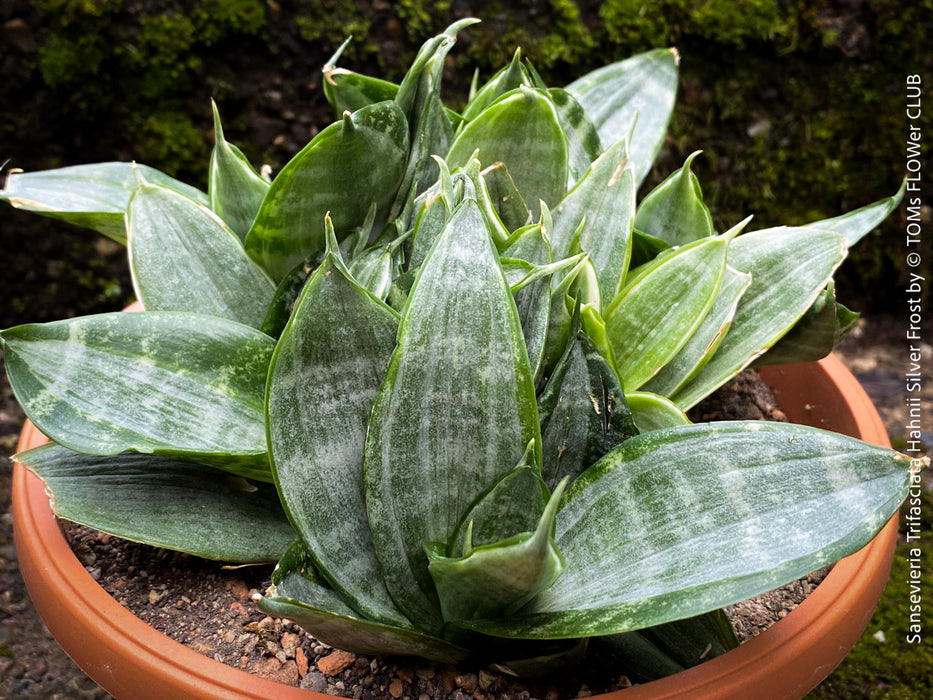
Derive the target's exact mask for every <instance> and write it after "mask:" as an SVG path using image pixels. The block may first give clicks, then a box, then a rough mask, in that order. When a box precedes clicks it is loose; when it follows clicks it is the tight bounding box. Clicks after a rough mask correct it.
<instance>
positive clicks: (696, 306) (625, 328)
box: [605, 236, 729, 391]
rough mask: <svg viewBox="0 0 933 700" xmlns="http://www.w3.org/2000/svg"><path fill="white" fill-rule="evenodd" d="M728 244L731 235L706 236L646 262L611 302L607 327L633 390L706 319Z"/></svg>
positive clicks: (625, 382)
mask: <svg viewBox="0 0 933 700" xmlns="http://www.w3.org/2000/svg"><path fill="white" fill-rule="evenodd" d="M728 246H729V237H727V236H716V237H711V238H705V239H703V240H701V241H697V242H696V243H691V244H690V245H686V246H684V247H682V248H680V249H678V250H677V251H676V252H673V253H671V254H670V255H667V256H665V257H662V258H660V259H658V260H656V261H655V262H653V263H649V264H648V265H645V266H644V267H643V268H641V269H640V271H639V272H638V273H637V274H636V275H635V277H634V278H633V279H632V280H630V281H629V282H628V283H627V284H626V287H625V289H623V290H622V292H621V294H619V296H618V297H617V298H616V300H615V301H614V302H613V303H612V304H611V305H610V306H609V308H608V310H607V311H606V313H605V317H606V332H607V334H608V336H609V341H610V343H611V344H612V350H613V354H614V356H615V363H616V371H617V372H618V373H619V377H620V378H621V379H622V382H623V386H624V387H625V389H626V390H627V391H634V390H635V389H638V388H639V387H640V386H641V385H642V384H644V383H645V382H646V381H647V380H648V379H650V378H651V377H653V376H654V375H655V374H657V373H658V372H659V371H660V369H661V368H662V367H663V366H664V365H665V364H667V363H668V362H669V361H670V360H671V358H673V357H674V356H675V355H676V354H677V352H678V351H679V350H680V349H681V348H682V347H683V346H684V345H685V344H686V342H687V340H688V339H689V338H690V336H691V335H692V334H693V333H694V331H696V329H697V327H698V326H699V325H700V323H701V322H702V321H703V318H704V317H705V316H706V314H707V313H708V312H709V309H710V307H711V306H712V305H713V302H714V301H715V299H716V295H717V294H718V293H719V289H720V287H721V286H722V280H723V277H724V275H725V270H726V251H727V249H728ZM672 302H676V303H672Z"/></svg>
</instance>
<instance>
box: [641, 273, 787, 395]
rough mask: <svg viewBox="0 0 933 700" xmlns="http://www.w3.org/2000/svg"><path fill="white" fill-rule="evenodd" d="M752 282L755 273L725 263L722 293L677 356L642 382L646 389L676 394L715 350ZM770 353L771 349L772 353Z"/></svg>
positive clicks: (656, 392)
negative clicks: (752, 274)
mask: <svg viewBox="0 0 933 700" xmlns="http://www.w3.org/2000/svg"><path fill="white" fill-rule="evenodd" d="M751 283H752V276H751V275H749V274H747V273H745V272H739V271H738V270H735V269H733V268H731V267H729V266H728V265H726V272H725V276H724V277H723V281H722V287H721V288H720V289H719V294H717V295H716V299H715V301H714V302H713V305H712V307H710V310H709V313H707V314H706V316H705V317H704V318H703V321H702V323H700V325H699V327H698V328H697V329H696V331H694V333H693V335H691V336H690V339H689V340H688V341H687V343H686V345H684V346H683V347H682V348H681V349H680V351H679V352H678V353H677V354H676V355H675V356H674V358H673V359H672V360H671V361H670V362H668V363H667V364H666V365H664V367H662V368H661V371H660V372H658V373H657V374H656V375H654V376H653V377H652V378H651V379H649V380H648V381H647V382H645V384H644V385H643V388H644V390H645V391H650V392H654V393H655V394H661V395H663V396H674V395H675V394H676V393H677V392H678V391H680V390H681V389H682V388H683V387H684V385H685V384H687V382H689V381H690V380H691V379H693V377H695V376H696V374H697V372H699V371H700V370H701V369H702V368H703V366H704V365H705V364H706V363H707V362H709V359H710V358H711V357H712V356H713V353H715V352H716V349H717V348H718V347H719V345H720V343H722V341H723V339H724V338H725V336H726V333H727V332H728V330H729V327H730V326H731V325H732V319H733V318H734V317H735V312H736V309H737V308H738V305H739V301H740V300H741V299H742V295H743V294H745V292H746V291H747V290H748V288H749V286H751ZM769 354H770V353H769Z"/></svg>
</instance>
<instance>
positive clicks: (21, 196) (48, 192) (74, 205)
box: [0, 162, 208, 243]
mask: <svg viewBox="0 0 933 700" xmlns="http://www.w3.org/2000/svg"><path fill="white" fill-rule="evenodd" d="M140 178H142V179H143V180H144V181H145V182H148V183H150V184H152V185H161V186H163V187H167V188H168V189H171V190H175V191H176V192H179V193H181V194H183V195H185V196H186V197H188V198H190V199H193V200H194V201H196V202H198V203H200V204H205V205H206V204H208V199H207V195H205V194H204V193H203V192H201V191H200V190H198V189H196V188H194V187H191V186H190V185H186V184H185V183H183V182H180V181H178V180H176V179H175V178H172V177H169V176H168V175H166V174H165V173H163V172H161V171H159V170H156V169H155V168H150V167H149V166H147V165H136V164H135V163H117V162H112V163H94V164H91V165H73V166H70V167H67V168H56V169H54V170H41V171H38V172H34V173H23V172H19V171H14V172H11V173H10V174H9V176H8V177H7V180H6V184H5V185H4V189H3V190H0V200H6V201H7V202H9V203H10V204H12V205H13V206H14V207H16V208H17V209H23V210H24V211H31V212H35V213H37V214H42V215H44V216H49V217H51V218H53V219H61V220H62V221H67V222H69V223H72V224H75V225H76V226H84V227H87V228H92V229H94V230H95V231H98V232H100V233H102V234H104V235H105V236H107V237H108V238H112V239H113V240H115V241H117V242H118V243H126V224H124V222H123V215H124V213H125V212H126V207H127V205H128V204H129V201H130V197H132V196H133V193H134V192H135V191H136V188H137V187H138V185H139V181H140Z"/></svg>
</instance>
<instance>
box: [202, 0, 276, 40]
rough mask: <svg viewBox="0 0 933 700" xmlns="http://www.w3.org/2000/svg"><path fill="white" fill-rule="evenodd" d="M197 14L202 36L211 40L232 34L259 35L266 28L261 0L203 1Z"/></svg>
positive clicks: (203, 38) (264, 12)
mask: <svg viewBox="0 0 933 700" xmlns="http://www.w3.org/2000/svg"><path fill="white" fill-rule="evenodd" d="M193 15H194V20H195V24H196V25H197V26H198V35H199V38H200V39H201V41H204V42H208V43H213V42H217V41H221V40H222V39H224V38H225V37H227V36H230V35H231V34H240V35H249V36H259V35H262V34H263V33H264V30H265V27H266V11H265V7H264V4H263V3H262V2H261V0H201V2H200V3H198V6H197V8H196V9H195V10H194V13H193Z"/></svg>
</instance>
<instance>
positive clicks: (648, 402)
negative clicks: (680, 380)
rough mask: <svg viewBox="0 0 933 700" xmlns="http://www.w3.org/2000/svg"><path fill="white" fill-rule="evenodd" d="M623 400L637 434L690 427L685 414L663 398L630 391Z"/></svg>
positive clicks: (645, 392) (649, 393) (667, 399)
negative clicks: (684, 426)
mask: <svg viewBox="0 0 933 700" xmlns="http://www.w3.org/2000/svg"><path fill="white" fill-rule="evenodd" d="M625 400H626V401H627V402H628V407H629V410H630V411H631V412H632V419H633V420H634V421H635V425H636V426H637V427H638V431H639V432H642V433H650V432H651V431H652V430H660V429H661V428H673V427H674V426H676V425H690V419H689V418H687V414H686V413H684V412H683V411H682V410H680V408H678V407H677V404H675V403H674V402H673V401H671V400H670V399H669V398H667V397H665V396H658V395H657V394H652V393H651V392H649V391H630V392H629V393H628V394H626V396H625Z"/></svg>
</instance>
